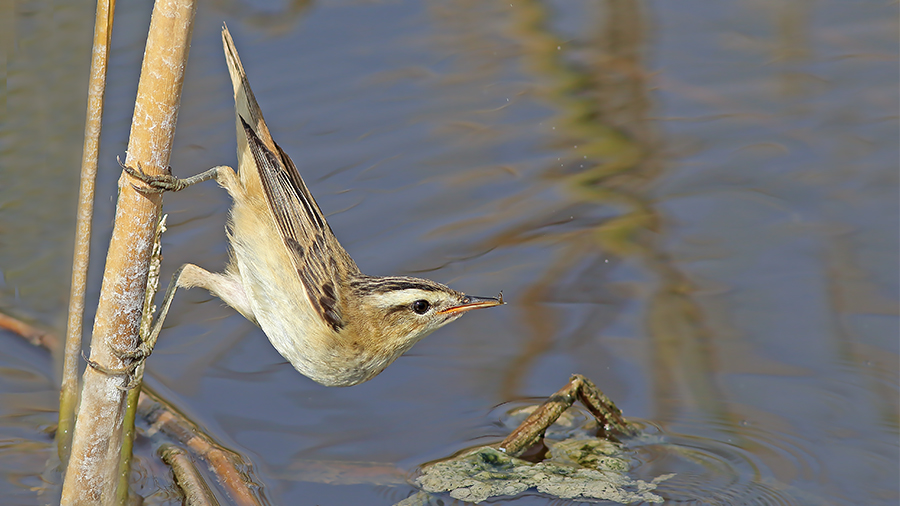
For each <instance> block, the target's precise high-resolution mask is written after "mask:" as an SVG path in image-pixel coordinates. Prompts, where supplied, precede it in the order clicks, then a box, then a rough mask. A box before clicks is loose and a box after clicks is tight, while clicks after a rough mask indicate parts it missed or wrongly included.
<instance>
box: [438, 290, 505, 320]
mask: <svg viewBox="0 0 900 506" xmlns="http://www.w3.org/2000/svg"><path fill="white" fill-rule="evenodd" d="M503 304H506V303H505V302H503V292H500V295H498V296H496V297H473V296H471V295H466V296H464V297H463V298H462V303H461V304H460V305H458V306H453V307H448V308H447V309H444V310H443V311H439V312H438V314H445V315H450V314H456V313H464V312H466V311H471V310H473V309H481V308H483V307H494V306H500V305H503Z"/></svg>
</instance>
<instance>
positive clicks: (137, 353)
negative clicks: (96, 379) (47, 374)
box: [81, 346, 150, 391]
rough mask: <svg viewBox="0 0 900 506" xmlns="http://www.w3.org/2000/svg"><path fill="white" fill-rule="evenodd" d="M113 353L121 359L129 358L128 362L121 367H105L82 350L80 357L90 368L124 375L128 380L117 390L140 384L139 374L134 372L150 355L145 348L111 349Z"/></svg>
mask: <svg viewBox="0 0 900 506" xmlns="http://www.w3.org/2000/svg"><path fill="white" fill-rule="evenodd" d="M113 354H114V355H116V356H117V357H118V358H120V359H123V360H130V362H129V364H128V365H127V366H125V367H122V368H115V367H106V366H104V365H100V364H99V363H97V362H95V361H93V360H91V359H89V358H88V357H87V356H86V355H85V354H84V352H81V357H82V358H83V359H84V361H85V362H87V365H88V366H90V368H91V369H94V370H95V371H98V372H101V373H103V374H106V375H107V376H124V377H126V378H128V382H127V383H126V384H125V386H120V387H118V388H119V390H126V391H127V390H131V389H133V388H135V387H138V386H140V384H141V382H140V379H139V376H138V375H137V374H136V372H137V369H138V368H139V367H140V366H141V365H143V364H144V361H145V360H147V357H148V356H149V355H150V354H149V353H148V352H147V351H146V350H144V349H143V346H142V347H140V348H138V349H136V350H134V351H124V350H117V349H114V350H113Z"/></svg>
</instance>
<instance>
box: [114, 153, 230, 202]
mask: <svg viewBox="0 0 900 506" xmlns="http://www.w3.org/2000/svg"><path fill="white" fill-rule="evenodd" d="M117 161H118V162H119V165H121V166H122V170H124V171H125V172H127V173H128V175H130V176H131V177H133V178H135V179H139V180H141V181H142V182H143V183H145V184H146V185H147V186H137V185H135V184H132V185H131V186H132V188H134V189H135V190H137V191H139V192H141V193H162V192H166V191H172V192H177V191H181V190H183V189H185V188H187V187H188V186H191V185H195V184H197V183H202V182H203V181H209V180H210V179H216V180H218V179H219V173H220V171H222V170H224V169H228V170H229V171H231V170H232V169H231V167H228V166H226V165H219V166H216V167H213V168H211V169H209V170H206V171H204V172H201V173H200V174H197V175H195V176H191V177H187V178H184V179H178V178H177V177H175V176H173V175H172V169H171V168H170V167H166V174H159V175H150V174H147V173H145V172H144V171H143V169H141V164H138V166H137V168H134V167H130V166H128V165H125V164H124V163H122V160H121V159H120V158H117Z"/></svg>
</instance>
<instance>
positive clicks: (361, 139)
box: [0, 0, 900, 505]
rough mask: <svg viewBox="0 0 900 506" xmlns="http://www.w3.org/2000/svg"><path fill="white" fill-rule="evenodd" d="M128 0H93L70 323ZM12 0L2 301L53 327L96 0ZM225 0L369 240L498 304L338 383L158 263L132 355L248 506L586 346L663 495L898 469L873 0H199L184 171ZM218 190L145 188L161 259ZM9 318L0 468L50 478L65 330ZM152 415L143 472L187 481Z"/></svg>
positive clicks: (707, 493) (853, 490) (157, 500)
mask: <svg viewBox="0 0 900 506" xmlns="http://www.w3.org/2000/svg"><path fill="white" fill-rule="evenodd" d="M150 7H151V4H150V2H140V3H135V2H120V5H119V6H118V9H117V13H116V20H115V28H114V33H113V46H112V55H111V58H112V60H111V66H110V73H109V88H108V93H107V100H106V113H105V117H104V127H103V128H104V129H103V138H102V149H101V162H100V163H101V165H100V175H99V178H98V181H97V189H98V197H97V200H96V216H95V219H94V233H95V235H94V238H93V251H92V265H91V272H90V283H89V292H88V306H89V310H88V313H87V315H86V322H87V324H86V327H87V328H88V329H90V322H91V321H92V318H93V310H92V308H93V307H94V306H95V305H96V300H97V294H98V292H99V284H100V279H101V270H102V266H103V260H104V258H105V246H106V244H107V243H108V240H109V234H110V227H111V220H112V215H113V211H114V195H115V188H116V181H117V179H118V177H119V169H118V168H117V165H116V161H115V159H116V156H117V155H122V154H123V153H124V150H125V145H126V142H127V136H128V130H129V125H130V116H131V113H132V109H133V100H134V93H135V89H136V83H137V78H138V74H139V70H140V58H141V56H142V53H143V47H144V41H145V37H146V31H147V25H148V22H149V12H150ZM4 17H6V21H5V22H4V26H5V27H6V28H4V29H3V30H2V31H3V32H4V34H3V35H2V36H0V37H2V39H3V45H4V47H5V48H6V50H5V54H6V58H7V59H6V75H5V76H4V77H5V79H4V80H5V83H6V86H5V88H3V89H2V93H3V97H2V99H3V103H4V105H5V109H3V110H2V111H0V114H2V121H0V275H2V277H0V305H2V309H3V310H4V311H6V312H10V313H12V314H15V315H18V316H20V317H23V318H25V319H27V320H28V321H31V322H33V323H38V324H41V325H43V326H45V327H46V328H49V329H52V330H53V331H55V332H56V333H57V334H60V335H61V334H63V332H64V325H65V311H66V302H67V298H68V290H69V280H70V274H69V272H70V268H71V254H72V253H71V251H72V240H73V228H74V209H75V196H76V192H77V186H78V183H77V177H78V172H79V163H80V151H81V143H82V141H81V138H82V133H83V125H84V107H85V96H86V78H87V73H88V67H89V55H90V42H91V30H92V28H93V4H92V3H91V2H86V1H83V0H79V1H75V2H58V1H57V2H54V1H46V0H44V1H42V0H38V1H36V2H30V3H16V4H15V6H14V7H13V11H12V12H11V14H10V15H9V16H8V17H7V16H6V15H4ZM223 21H224V22H227V23H228V26H229V28H230V29H231V31H232V33H233V35H234V38H235V41H236V43H237V47H238V49H239V51H240V54H241V56H242V58H243V60H244V65H245V67H246V69H247V72H248V74H249V77H250V80H251V83H252V84H253V86H254V91H255V93H256V96H257V98H258V100H259V102H260V105H261V107H262V109H263V111H264V113H265V115H266V118H267V120H268V123H269V126H270V128H271V130H272V132H273V135H274V136H275V138H276V140H277V141H278V142H279V143H280V145H281V146H282V147H283V148H284V149H285V150H286V151H287V152H288V153H289V154H290V155H291V156H292V158H293V159H294V161H295V162H296V164H297V165H298V167H300V170H301V172H302V174H303V176H304V177H305V178H306V181H307V183H308V184H309V186H310V188H311V190H312V192H313V194H314V195H315V196H316V197H317V199H318V202H319V204H320V206H321V207H322V208H323V210H324V211H325V213H326V214H327V215H328V219H329V221H330V223H331V226H332V228H333V229H334V230H335V231H336V233H337V235H338V237H339V238H340V239H341V241H342V242H343V244H344V246H345V247H346V249H347V250H348V251H349V252H350V254H351V255H352V256H353V257H354V258H355V259H356V261H357V263H358V264H359V266H360V267H361V268H362V269H363V271H364V272H367V273H370V274H410V275H419V276H426V277H430V278H433V279H436V280H438V281H441V282H445V283H448V284H451V285H452V286H453V287H455V288H458V289H460V290H464V291H466V292H468V293H473V294H477V295H493V294H495V293H497V292H498V291H499V290H501V289H502V290H503V293H504V296H505V297H506V299H507V301H508V305H506V306H504V307H502V308H498V309H493V310H490V311H480V312H476V313H473V314H470V315H467V316H466V317H465V318H463V319H461V320H460V321H458V322H456V323H454V324H453V325H450V326H448V327H445V328H444V329H441V330H440V331H438V332H436V333H435V334H433V335H432V336H430V337H428V338H427V339H426V340H424V341H423V342H421V343H420V344H418V345H417V346H416V347H415V348H413V350H412V352H411V353H409V354H408V355H407V356H405V357H403V358H401V359H400V360H398V361H397V362H396V363H395V364H394V365H392V366H391V367H389V368H388V369H387V370H386V371H385V372H384V373H383V374H381V375H380V376H379V377H377V378H376V379H374V380H372V381H371V382H368V383H366V384H363V385H360V386H358V387H353V388H348V389H330V388H325V387H322V386H319V385H317V384H315V383H313V382H312V381H310V380H308V379H306V378H304V377H302V376H301V375H299V374H298V373H296V372H295V371H294V370H293V369H292V368H291V367H290V366H289V365H288V364H286V363H285V362H284V360H283V359H281V357H280V356H279V355H278V354H277V353H276V352H275V351H274V350H273V349H272V348H271V346H270V345H269V344H268V342H267V341H266V339H265V337H264V335H263V334H262V333H261V331H260V330H259V329H257V328H256V327H254V326H253V325H252V324H250V323H249V322H247V321H245V320H244V319H243V318H242V317H241V316H239V315H238V314H237V313H236V312H234V311H233V310H232V309H230V308H228V307H224V306H223V304H222V303H221V302H220V301H219V300H218V299H214V298H211V297H210V296H209V295H208V294H207V293H205V292H202V291H200V290H191V291H183V292H180V293H179V294H178V295H177V299H176V306H175V307H174V309H173V310H172V312H171V313H170V316H169V319H168V322H167V328H166V330H165V331H164V332H163V334H162V336H161V339H160V342H159V344H158V346H157V349H156V352H155V353H154V354H153V356H152V357H151V359H150V360H149V362H148V364H147V377H148V379H147V382H148V384H150V385H152V386H154V387H155V388H156V389H157V390H158V391H160V393H161V394H162V395H163V396H164V397H166V398H167V399H168V400H169V401H170V402H172V403H173V404H174V405H176V406H177V407H178V408H179V409H181V410H183V412H184V413H186V414H187V415H188V416H190V417H191V419H193V420H194V421H195V422H196V423H197V424H199V425H200V426H201V427H203V428H204V429H205V430H206V431H208V432H209V433H210V434H211V435H212V436H214V437H215V438H216V439H217V440H218V441H219V442H221V443H222V444H223V445H225V446H227V447H228V448H231V449H233V450H235V451H237V452H239V453H241V454H242V455H243V456H244V457H245V458H246V459H247V461H248V462H251V463H252V465H253V468H252V471H253V473H254V476H255V477H256V479H258V480H259V481H260V483H261V484H262V486H263V487H264V489H263V490H264V494H265V497H266V498H267V499H268V500H269V501H270V502H271V503H272V504H301V505H306V504H309V505H314V504H323V505H324V504H329V505H331V504H367V505H369V504H370V505H381V504H384V505H389V504H394V503H395V502H397V501H399V500H401V499H403V498H404V497H406V496H407V495H409V494H411V493H412V491H413V488H412V487H410V486H408V485H406V484H405V483H404V482H403V480H402V477H403V475H404V473H411V472H413V471H415V469H416V468H417V466H418V465H420V464H422V463H424V462H427V461H430V460H433V459H436V458H440V457H443V456H446V455H450V454H451V453H453V452H455V451H457V450H459V449H462V448H465V447H467V446H471V445H474V444H479V443H485V442H493V441H496V440H498V439H499V438H500V437H502V435H503V432H504V430H506V429H505V428H503V427H501V426H499V425H498V419H499V418H500V413H502V412H503V410H504V409H505V406H507V405H506V404H504V403H513V404H516V405H518V404H521V403H523V402H530V401H534V400H536V399H537V398H540V397H543V396H547V395H549V394H550V393H552V392H553V391H555V390H556V389H557V388H559V387H560V386H562V385H563V384H564V383H565V382H566V381H567V379H568V377H569V375H570V374H571V373H576V372H577V373H581V374H584V375H586V376H587V377H589V378H591V379H592V380H593V381H594V382H595V383H596V384H597V385H598V386H599V387H600V388H601V389H603V390H604V391H605V392H606V393H607V394H608V395H609V396H610V397H612V398H613V399H614V400H615V401H616V402H617V403H618V404H619V406H620V407H621V408H622V409H623V410H624V412H625V414H626V416H629V417H634V418H636V419H638V420H642V421H644V423H646V424H648V425H647V427H648V431H650V430H652V431H655V432H658V433H659V434H661V435H662V437H663V438H667V439H666V440H667V441H668V442H669V443H671V445H670V446H660V447H659V448H657V449H656V450H654V451H645V452H643V453H640V454H637V455H636V456H635V467H636V469H635V474H636V475H637V476H639V477H642V478H644V479H649V478H652V477H653V476H658V475H661V474H666V473H670V472H671V473H677V474H676V477H675V478H673V479H672V480H671V481H670V482H667V484H664V485H663V486H662V487H661V488H660V493H661V494H662V495H663V497H665V498H666V499H667V501H668V502H669V503H673V504H674V503H691V504H750V503H752V504H869V505H878V504H885V505H888V504H897V501H898V500H900V492H898V486H900V485H898V480H900V478H898V476H900V465H898V460H900V453H898V448H900V445H898V405H900V401H898V348H900V340H898V300H900V293H898V292H900V288H898V284H900V283H898V227H900V223H898V221H900V220H898V217H900V208H898V133H900V132H898V42H897V41H898V9H897V4H896V3H892V2H885V1H858V2H844V1H837V0H823V1H819V2H813V1H809V0H803V1H793V0H780V1H779V0H772V1H765V2H733V1H732V2H697V1H678V2H661V1H651V2H641V3H637V2H629V1H617V0H610V1H600V0H584V1H546V2H538V1H523V0H515V1H509V0H507V1H472V0H469V1H465V0H457V1H453V0H446V1H436V0H434V1H426V2H415V1H401V0H397V1H392V0H391V1H375V2H369V1H355V0H336V1H323V2H303V1H297V2H272V3H267V2H252V3H245V2H240V1H224V2H201V3H200V6H199V11H198V14H197V20H196V26H195V29H194V36H193V47H192V49H191V54H190V60H189V65H188V69H187V77H186V80H185V85H184V95H183V101H182V108H181V111H180V114H179V122H178V131H177V139H176V143H175V151H174V154H173V157H172V160H171V164H172V167H173V170H174V172H175V173H176V174H177V175H180V176H187V175H191V174H194V173H197V172H199V171H201V170H203V169H205V168H207V167H210V166H213V165H218V164H223V163H224V164H233V163H234V160H235V154H234V148H235V140H234V137H235V134H234V116H233V114H234V113H233V108H232V98H231V93H230V85H229V82H228V77H227V71H226V68H225V64H224V61H223V56H222V49H221V42H220V36H219V30H220V27H221V24H222V22H223ZM229 205H230V201H229V198H228V196H227V194H226V193H225V192H224V191H223V190H222V189H220V188H218V187H217V186H216V185H215V184H213V183H206V184H204V185H202V186H199V187H194V188H191V189H190V190H189V191H185V192H183V193H181V194H174V195H166V197H165V206H164V210H165V212H167V213H168V215H169V218H168V220H169V221H168V223H169V230H168V232H167V233H166V235H165V237H164V240H163V248H164V254H165V260H164V265H163V278H164V279H166V280H167V279H168V276H169V275H170V274H171V272H172V271H173V270H174V269H175V268H176V267H177V266H178V265H180V264H181V263H183V262H193V263H197V264H199V265H201V266H203V267H206V268H208V269H211V270H219V269H221V268H223V266H224V264H225V262H226V259H227V244H226V241H225V233H224V225H225V217H226V212H227V210H228V207H229ZM164 283H165V282H164ZM0 349H2V353H0V496H2V497H5V498H6V499H4V500H3V503H4V504H9V505H14V504H15V505H18V504H22V505H25V504H44V503H51V502H52V501H53V497H54V493H55V492H54V485H53V483H54V481H55V480H58V476H56V475H54V473H53V472H52V471H47V464H46V462H47V460H48V458H49V456H50V455H51V454H52V452H53V449H54V446H53V445H52V429H53V426H54V424H55V422H56V409H57V408H56V402H57V395H58V394H57V385H58V381H59V374H58V370H59V364H60V359H59V357H50V356H49V355H47V354H46V353H45V352H43V351H42V350H40V349H37V348H33V347H31V346H30V345H28V344H26V343H25V342H23V341H22V340H21V339H19V338H18V337H16V336H14V335H13V334H11V333H9V332H2V333H0ZM510 405H512V404H510ZM150 446H151V443H150V442H149V440H148V439H146V438H145V436H142V438H139V441H138V454H139V459H138V462H137V466H136V469H135V480H136V483H137V487H138V490H139V491H140V492H141V493H142V494H143V495H146V496H148V497H147V502H146V503H145V504H176V503H177V499H175V496H174V495H173V494H172V492H171V490H170V489H169V487H170V486H171V483H170V482H169V481H167V480H168V474H167V471H166V470H165V469H164V467H163V466H162V465H161V464H160V463H158V462H157V461H156V460H155V459H156V458H155V456H154V454H153V452H152V448H151V447H150ZM379 470H388V471H385V472H383V473H381V472H380V471H379ZM336 476H340V478H337V477H336ZM396 476H400V477H401V479H400V480H399V481H398V480H397V479H396ZM391 477H394V478H391ZM42 490H43V492H41V491H42ZM444 500H445V501H447V502H448V503H449V502H450V499H449V498H448V497H444ZM499 503H500V504H507V503H510V504H513V503H514V504H551V503H552V500H551V499H548V498H545V497H541V496H538V495H529V496H526V497H521V498H515V499H504V500H501V501H499ZM554 504H555V503H554Z"/></svg>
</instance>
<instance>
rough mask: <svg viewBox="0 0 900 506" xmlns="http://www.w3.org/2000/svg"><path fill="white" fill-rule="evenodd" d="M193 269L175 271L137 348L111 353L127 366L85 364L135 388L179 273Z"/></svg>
mask: <svg viewBox="0 0 900 506" xmlns="http://www.w3.org/2000/svg"><path fill="white" fill-rule="evenodd" d="M188 266H190V267H195V266H193V265H191V264H184V265H182V266H181V267H179V268H178V270H176V271H175V274H173V275H172V281H171V282H170V283H169V287H168V289H166V296H165V298H164V299H163V303H162V307H161V308H160V310H159V316H157V317H156V321H155V322H154V323H153V327H151V328H150V330H149V331H148V332H146V334H145V333H144V332H143V331H142V332H141V336H140V337H141V342H140V344H139V345H138V346H137V348H136V349H131V350H123V349H115V348H114V349H113V353H114V354H115V355H116V356H117V357H118V358H119V359H121V360H123V361H126V360H127V361H128V362H129V363H128V365H126V366H125V367H123V368H121V369H116V368H110V367H105V366H102V365H100V364H98V363H97V362H95V361H93V360H91V359H89V358H87V357H84V359H85V361H87V364H88V365H89V366H91V367H92V368H93V369H96V370H98V371H100V372H102V373H105V374H108V375H111V376H128V377H129V378H130V379H129V381H128V384H127V385H126V386H125V389H126V390H127V389H131V388H134V387H135V386H137V384H138V383H137V382H136V376H135V372H136V371H137V369H138V367H140V366H141V365H143V363H144V361H145V360H147V357H149V356H150V354H151V353H153V348H154V347H155V346H156V340H157V338H159V332H160V331H161V330H162V326H163V323H165V321H166V315H168V314H169V307H170V306H171V305H172V299H174V298H175V290H177V289H178V286H179V285H178V280H179V278H180V277H181V273H182V272H183V271H184V269H185V267H188Z"/></svg>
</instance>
